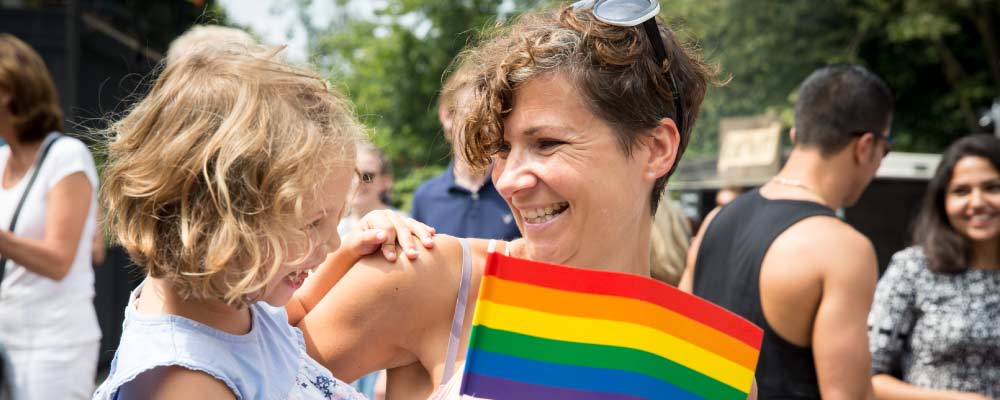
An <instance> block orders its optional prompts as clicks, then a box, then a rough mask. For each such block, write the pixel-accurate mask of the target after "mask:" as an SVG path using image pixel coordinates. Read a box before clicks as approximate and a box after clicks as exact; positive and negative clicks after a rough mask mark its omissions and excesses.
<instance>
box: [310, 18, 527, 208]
mask: <svg viewBox="0 0 1000 400" xmlns="http://www.w3.org/2000/svg"><path fill="white" fill-rule="evenodd" d="M347 3H349V2H348V1H343V0H341V1H339V5H340V6H341V7H339V8H338V13H337V15H336V16H334V18H333V21H332V22H331V23H330V24H329V25H328V26H325V27H322V28H320V27H317V26H315V25H313V24H312V23H311V20H310V16H309V15H308V7H309V2H308V1H300V6H299V12H300V19H301V20H303V21H306V25H307V29H306V30H307V32H309V33H310V46H309V47H310V50H311V53H312V57H313V60H312V61H313V62H314V63H316V64H317V65H319V66H320V67H321V68H323V69H326V70H327V71H328V72H329V73H330V74H331V76H332V80H333V81H334V82H335V83H336V84H338V85H340V86H343V89H344V91H345V92H346V93H348V95H349V96H350V97H351V99H352V100H353V101H354V104H355V107H357V112H358V115H360V116H361V118H362V120H363V121H364V122H365V124H366V125H367V126H368V127H370V128H371V129H372V130H373V132H372V141H373V142H374V143H375V144H376V145H378V146H379V147H381V148H382V149H384V150H385V151H386V152H387V153H388V154H389V155H390V157H391V158H392V160H393V163H394V164H395V167H396V168H395V171H396V173H397V177H403V179H401V180H399V181H398V182H397V185H396V188H395V192H396V194H397V199H396V200H397V202H399V203H400V204H399V205H402V206H405V207H408V206H409V198H410V196H411V195H412V190H413V189H415V188H416V185H417V184H418V183H419V181H420V180H422V179H424V178H429V177H431V176H433V174H434V173H437V172H440V170H441V169H442V166H444V165H445V164H447V163H448V160H449V154H450V148H449V146H448V144H447V142H446V141H445V140H444V136H443V133H442V131H441V126H440V123H439V122H438V118H437V95H438V91H439V90H440V88H441V85H442V83H443V78H444V73H445V71H446V70H447V68H448V66H449V65H450V64H451V62H452V60H453V59H454V58H455V56H456V55H458V53H459V52H460V51H461V50H462V49H463V48H464V47H465V46H466V44H467V43H469V42H470V41H471V40H473V38H474V36H475V34H476V32H477V30H478V29H480V28H483V27H485V26H488V25H489V24H492V23H494V21H496V19H497V18H506V17H509V16H510V15H512V14H513V12H515V11H516V10H519V9H523V8H525V7H527V6H530V5H533V4H534V3H536V1H529V0H514V1H508V2H504V3H501V2H498V1H496V0H388V1H385V2H384V4H383V5H382V6H380V7H379V8H377V9H376V10H375V17H374V18H359V17H358V16H357V15H351V14H350V13H349V12H348V11H346V10H347V8H346V7H344V6H346V5H347Z"/></svg>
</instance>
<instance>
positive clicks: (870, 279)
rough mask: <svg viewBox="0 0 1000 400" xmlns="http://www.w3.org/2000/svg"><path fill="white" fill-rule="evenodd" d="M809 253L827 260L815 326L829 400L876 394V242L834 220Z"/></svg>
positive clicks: (823, 386)
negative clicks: (871, 328)
mask: <svg viewBox="0 0 1000 400" xmlns="http://www.w3.org/2000/svg"><path fill="white" fill-rule="evenodd" d="M825 225H827V227H826V228H825V229H823V230H825V231H827V232H825V233H826V234H821V235H820V236H822V237H817V238H816V239H818V240H816V242H815V243H817V245H815V246H813V247H812V249H810V250H811V251H810V252H809V253H811V254H809V255H807V256H806V257H808V258H809V259H810V262H815V263H817V265H821V274H822V280H823V282H822V286H821V287H822V294H821V298H820V302H819V305H818V307H817V310H816V316H815V319H814V321H813V329H812V347H813V356H814V357H815V362H816V374H817V375H818V376H817V378H818V380H819V388H820V394H821V395H822V397H823V398H824V399H833V400H836V399H852V400H853V399H872V398H874V395H873V393H872V386H871V356H870V355H869V353H868V324H867V321H868V312H869V310H870V309H871V304H872V297H873V296H874V293H875V282H876V280H877V273H878V272H877V271H878V261H877V259H876V256H875V249H874V248H873V247H872V244H871V242H869V241H868V239H867V238H866V237H865V236H864V235H862V234H861V233H859V232H857V231H855V230H854V229H852V228H850V227H849V226H847V225H846V224H844V223H843V222H840V221H835V220H832V219H831V220H830V222H829V223H827V224H825Z"/></svg>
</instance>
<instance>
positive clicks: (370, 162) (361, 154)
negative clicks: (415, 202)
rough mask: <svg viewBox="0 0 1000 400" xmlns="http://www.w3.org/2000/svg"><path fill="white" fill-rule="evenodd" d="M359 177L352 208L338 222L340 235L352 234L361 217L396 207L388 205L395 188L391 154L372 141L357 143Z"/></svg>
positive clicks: (352, 198)
mask: <svg viewBox="0 0 1000 400" xmlns="http://www.w3.org/2000/svg"><path fill="white" fill-rule="evenodd" d="M357 172H358V173H357V176H356V177H355V179H354V187H355V190H354V192H353V194H352V195H351V208H350V211H349V212H348V214H347V215H345V216H344V218H343V219H341V220H340V224H339V225H337V232H338V233H340V235H341V236H346V235H347V234H349V233H351V231H352V230H353V228H354V225H355V224H356V223H357V222H358V220H359V219H361V217H364V216H365V214H368V213H369V212H371V211H375V210H393V211H396V212H399V213H402V212H401V211H399V210H396V209H394V208H393V207H392V206H391V205H389V198H388V196H389V193H390V192H391V191H392V165H391V164H390V162H389V157H388V156H387V155H386V154H385V152H383V151H382V150H381V149H379V148H378V147H377V146H375V145H374V144H371V143H364V144H361V145H359V146H358V158H357Z"/></svg>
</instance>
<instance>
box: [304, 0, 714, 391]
mask: <svg viewBox="0 0 1000 400" xmlns="http://www.w3.org/2000/svg"><path fill="white" fill-rule="evenodd" d="M598 3H599V4H598V9H604V10H608V9H609V8H601V7H611V9H614V7H619V6H622V5H621V4H618V3H620V2H616V1H606V2H598ZM646 5H647V8H649V9H653V8H655V7H654V5H655V2H647V4H646ZM593 10H594V9H592V8H588V7H584V6H581V7H574V6H569V5H563V6H562V7H560V8H559V9H558V10H538V11H534V12H529V13H527V14H525V15H522V16H521V17H520V18H519V19H517V20H516V21H515V22H513V23H512V24H510V25H508V26H505V27H501V28H498V29H496V30H493V31H490V32H487V33H486V35H485V37H484V38H483V40H482V41H481V44H480V45H478V46H476V47H475V48H473V49H470V50H469V51H467V52H466V53H465V54H464V55H463V56H462V59H461V62H460V67H459V68H461V69H462V71H461V73H468V74H470V76H471V79H470V82H472V83H471V85H470V86H471V91H472V93H473V94H472V96H471V104H470V110H469V112H468V114H467V115H465V119H464V121H459V122H458V123H457V129H456V130H455V131H454V132H453V133H454V134H456V135H459V137H460V138H461V139H462V140H460V142H461V143H462V145H463V147H462V148H461V150H462V151H461V154H460V155H461V156H464V158H465V159H466V160H467V161H469V162H470V163H471V164H473V165H477V166H479V167H486V166H487V165H489V164H490V163H493V169H492V179H493V182H494V184H495V185H496V187H497V190H498V191H499V192H500V194H501V196H502V197H503V198H504V200H505V201H506V202H507V204H508V205H509V206H510V207H511V209H512V210H513V211H514V217H515V219H516V221H517V224H518V227H519V228H520V229H521V232H523V234H524V237H523V239H519V240H515V241H513V242H509V243H506V242H492V241H491V242H486V241H479V240H466V239H458V240H456V239H454V238H449V237H440V239H438V241H437V246H435V248H434V250H432V251H427V252H424V253H422V254H420V256H419V258H418V259H416V260H413V261H411V260H405V259H403V260H401V262H397V263H396V264H390V263H388V262H386V261H385V260H383V259H382V258H381V257H369V258H366V259H363V260H361V261H360V262H359V263H357V264H356V265H354V267H353V268H352V269H351V270H350V271H349V272H348V273H347V274H346V275H345V276H344V278H343V279H342V280H341V281H340V282H339V283H337V284H336V285H335V286H334V285H333V282H332V281H327V282H322V281H316V280H311V281H307V282H306V285H305V286H304V287H303V289H302V290H303V291H305V292H308V293H325V296H323V297H322V298H321V300H319V301H318V302H317V303H316V304H306V308H307V309H309V310H310V312H309V313H308V314H307V315H306V316H305V318H304V319H302V320H301V321H296V322H298V326H299V327H301V328H302V330H303V333H304V334H305V335H306V341H307V345H308V346H309V351H310V354H312V355H313V356H314V357H316V358H317V359H319V360H320V361H321V362H322V363H324V365H326V366H327V367H329V368H331V370H332V371H333V372H334V374H335V375H337V376H338V377H340V378H342V379H345V380H348V381H349V380H353V379H356V378H357V377H359V376H361V375H363V374H365V373H368V372H370V371H373V370H376V369H381V368H388V369H389V378H388V386H387V390H388V394H389V395H390V397H391V398H393V399H399V398H403V399H424V398H427V396H428V395H432V394H433V395H434V396H435V398H444V397H448V398H457V392H458V391H457V389H458V387H459V385H460V383H461V382H460V381H461V379H460V377H456V376H455V375H456V374H455V372H456V371H459V370H460V364H461V363H462V362H464V352H461V351H459V350H458V349H462V348H465V347H466V346H465V344H466V342H467V340H468V337H469V332H470V329H471V325H472V324H471V319H472V318H471V316H472V312H473V309H474V307H472V306H471V304H469V303H472V302H474V301H475V295H476V293H477V291H478V286H479V283H480V280H481V279H482V275H483V267H484V263H485V258H486V256H487V254H488V252H490V251H493V249H496V250H497V251H501V252H507V253H509V254H511V255H513V256H516V257H520V258H527V259H532V260H538V261H546V262H553V263H561V264H568V265H573V266H577V267H584V268H590V269H602V270H612V271H618V272H628V273H632V274H636V275H641V276H646V277H648V276H649V274H650V267H649V237H650V230H651V224H652V215H653V210H655V209H656V205H657V202H658V201H659V199H660V197H661V194H662V191H663V188H664V187H665V185H666V182H667V179H668V177H669V175H670V172H671V171H672V170H673V169H674V167H675V166H676V164H677V161H678V160H679V159H680V156H681V154H682V153H683V150H684V147H685V145H686V144H687V142H688V137H689V136H690V133H691V127H692V126H693V124H694V122H695V120H696V117H697V114H698V108H699V105H700V104H701V101H702V98H703V97H704V94H705V90H706V88H707V87H708V86H709V85H710V84H711V83H712V77H713V71H712V69H710V68H709V67H708V66H707V65H705V64H704V63H702V62H701V61H700V58H699V55H698V54H697V52H695V51H693V50H692V49H689V48H686V47H684V46H683V45H682V44H681V43H680V42H679V41H678V40H677V39H676V37H675V36H674V34H673V32H672V31H670V30H669V29H666V28H665V27H664V26H663V25H662V24H656V23H655V20H652V23H648V24H645V26H650V25H652V27H653V28H654V29H651V30H647V29H643V27H642V26H620V25H614V24H610V23H607V22H605V21H603V20H601V19H599V18H596V17H595V15H594V11H593ZM654 14H655V13H652V14H649V15H648V16H646V19H640V20H637V22H635V24H633V25H636V24H642V23H643V21H645V20H647V19H648V18H649V17H651V16H652V15H654ZM647 35H658V36H659V39H661V40H654V39H655V38H653V37H647ZM657 43H662V44H661V45H660V46H662V48H660V49H659V50H660V51H656V48H655V47H653V46H656V45H657ZM660 52H662V53H663V55H664V57H663V59H662V62H660V61H661V59H660V58H659V57H658V55H657V53H660ZM678 105H680V106H679V107H678ZM678 109H682V110H683V113H679V112H678V111H679V110H678ZM679 126H680V127H683V129H679V128H678V127H679ZM321 268H323V269H325V268H342V266H337V265H331V264H327V265H324V266H323V267H321ZM317 298H318V297H317ZM456 298H457V301H456ZM467 304H469V306H468V307H466V305H467ZM416 307H419V310H418V309H417V308H416Z"/></svg>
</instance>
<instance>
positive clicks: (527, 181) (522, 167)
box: [493, 153, 538, 198]
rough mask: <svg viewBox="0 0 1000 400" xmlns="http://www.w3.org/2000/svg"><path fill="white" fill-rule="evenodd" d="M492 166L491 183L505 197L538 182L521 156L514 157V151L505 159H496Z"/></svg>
mask: <svg viewBox="0 0 1000 400" xmlns="http://www.w3.org/2000/svg"><path fill="white" fill-rule="evenodd" d="M493 168H494V171H493V174H494V178H495V179H494V182H493V184H494V186H495V187H496V189H497V192H500V195H501V196H503V197H505V198H510V197H512V196H513V195H514V193H517V192H518V191H520V190H524V189H527V188H531V187H533V186H535V184H537V183H538V178H537V177H536V176H535V174H534V172H533V171H532V169H531V168H530V167H529V165H528V163H527V162H526V160H525V157H523V156H517V157H514V153H511V154H510V155H509V156H508V157H507V159H506V160H498V161H497V163H496V164H495V165H494V166H493Z"/></svg>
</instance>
